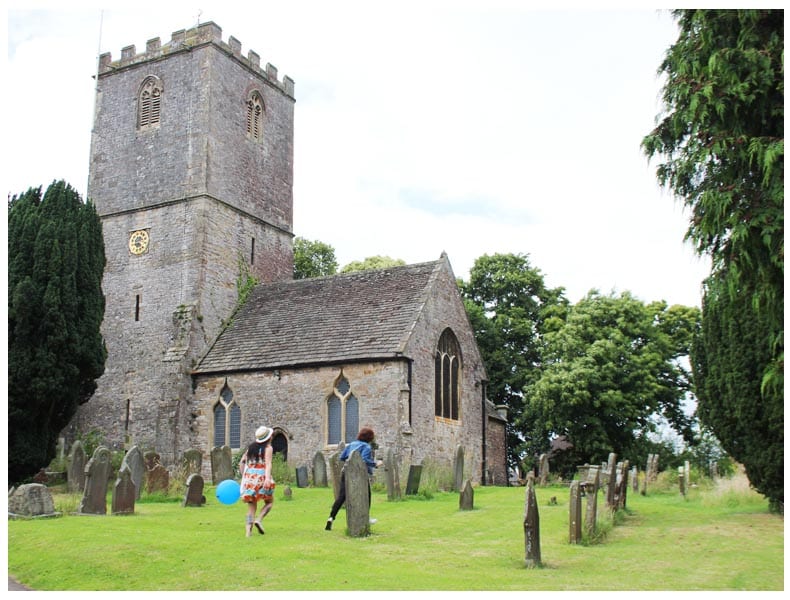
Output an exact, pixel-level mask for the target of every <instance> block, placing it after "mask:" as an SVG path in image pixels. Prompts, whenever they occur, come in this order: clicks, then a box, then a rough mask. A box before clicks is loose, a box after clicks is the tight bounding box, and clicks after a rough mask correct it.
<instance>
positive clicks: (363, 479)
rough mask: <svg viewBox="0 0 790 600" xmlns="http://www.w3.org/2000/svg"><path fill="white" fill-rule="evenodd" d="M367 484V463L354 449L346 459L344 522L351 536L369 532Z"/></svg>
mask: <svg viewBox="0 0 790 600" xmlns="http://www.w3.org/2000/svg"><path fill="white" fill-rule="evenodd" d="M369 485H370V480H369V478H368V468H367V465H366V464H365V461H363V460H362V456H361V455H360V454H359V452H357V451H356V450H354V451H353V452H352V453H351V456H349V457H348V460H346V523H347V532H348V535H350V536H351V537H364V536H366V535H368V534H370V495H369Z"/></svg>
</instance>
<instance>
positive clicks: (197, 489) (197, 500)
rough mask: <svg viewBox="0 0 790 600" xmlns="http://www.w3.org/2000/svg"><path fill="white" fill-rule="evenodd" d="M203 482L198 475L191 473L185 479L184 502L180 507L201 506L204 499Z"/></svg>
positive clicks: (201, 477)
mask: <svg viewBox="0 0 790 600" xmlns="http://www.w3.org/2000/svg"><path fill="white" fill-rule="evenodd" d="M204 485H205V482H204V481H203V476H202V475H201V474H200V473H192V474H191V475H190V476H189V477H187V490H186V492H185V493H184V501H183V502H182V503H181V506H203V505H204V504H205V503H206V497H205V496H204V495H203V487H204Z"/></svg>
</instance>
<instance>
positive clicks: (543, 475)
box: [538, 454, 549, 485]
mask: <svg viewBox="0 0 790 600" xmlns="http://www.w3.org/2000/svg"><path fill="white" fill-rule="evenodd" d="M539 465H540V466H539V469H538V478H539V482H540V485H546V484H547V483H548V482H549V455H548V454H541V455H540V459H539Z"/></svg>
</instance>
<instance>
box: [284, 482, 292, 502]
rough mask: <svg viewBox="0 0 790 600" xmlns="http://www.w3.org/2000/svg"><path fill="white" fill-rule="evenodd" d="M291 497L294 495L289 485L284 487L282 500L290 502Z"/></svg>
mask: <svg viewBox="0 0 790 600" xmlns="http://www.w3.org/2000/svg"><path fill="white" fill-rule="evenodd" d="M293 495H294V493H293V490H292V489H291V486H290V485H286V486H285V487H284V488H283V498H285V499H286V500H292V499H293Z"/></svg>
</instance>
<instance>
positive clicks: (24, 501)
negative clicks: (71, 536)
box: [8, 483, 60, 519]
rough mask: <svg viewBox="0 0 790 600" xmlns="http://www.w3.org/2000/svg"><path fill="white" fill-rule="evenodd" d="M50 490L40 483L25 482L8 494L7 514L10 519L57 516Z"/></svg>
mask: <svg viewBox="0 0 790 600" xmlns="http://www.w3.org/2000/svg"><path fill="white" fill-rule="evenodd" d="M59 515H60V513H58V512H55V504H54V502H53V501H52V492H50V491H49V488H48V487H47V486H45V485H44V484H42V483H25V484H23V485H20V486H19V487H18V488H15V489H13V490H12V491H11V493H10V494H9V495H8V516H9V517H10V518H12V519H16V518H21V517H23V518H30V517H57V516H59Z"/></svg>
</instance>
